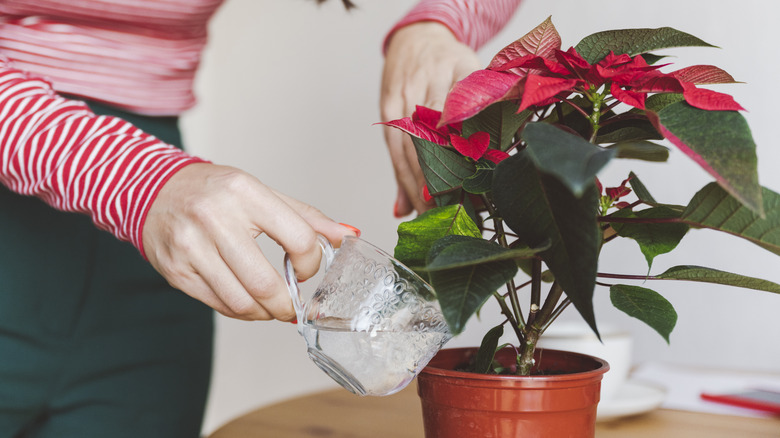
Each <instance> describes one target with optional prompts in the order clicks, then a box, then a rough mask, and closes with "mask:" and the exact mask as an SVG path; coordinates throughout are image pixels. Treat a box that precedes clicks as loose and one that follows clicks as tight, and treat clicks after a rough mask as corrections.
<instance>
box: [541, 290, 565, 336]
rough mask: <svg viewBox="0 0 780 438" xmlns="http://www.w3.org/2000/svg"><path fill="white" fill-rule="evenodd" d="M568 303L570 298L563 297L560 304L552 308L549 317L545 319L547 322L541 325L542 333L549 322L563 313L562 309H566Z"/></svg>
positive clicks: (548, 325)
mask: <svg viewBox="0 0 780 438" xmlns="http://www.w3.org/2000/svg"><path fill="white" fill-rule="evenodd" d="M569 304H571V300H570V299H569V298H564V299H563V301H561V304H560V305H559V306H558V307H556V308H555V310H553V313H552V314H551V315H550V318H548V319H547V322H545V323H544V326H542V333H544V331H545V330H547V327H550V324H552V323H553V321H555V320H556V319H558V316H560V315H561V313H563V311H564V310H566V308H567V307H569Z"/></svg>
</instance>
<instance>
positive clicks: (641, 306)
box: [387, 18, 780, 375]
mask: <svg viewBox="0 0 780 438" xmlns="http://www.w3.org/2000/svg"><path fill="white" fill-rule="evenodd" d="M682 46H699V47H712V46H711V45H710V44H708V43H706V42H704V41H702V40H700V39H699V38H696V37H694V36H692V35H690V34H687V33H684V32H681V31H678V30H675V29H672V28H659V29H625V30H613V31H605V32H599V33H596V34H593V35H590V36H588V37H586V38H584V39H583V40H582V41H580V42H579V43H578V44H577V45H576V46H574V47H572V48H569V49H568V50H562V49H561V38H560V36H559V34H558V32H557V31H556V29H555V27H554V25H553V24H552V21H551V20H550V19H549V18H548V19H547V20H546V21H545V22H544V23H542V24H541V25H539V26H538V27H536V28H535V29H533V30H532V31H531V32H529V33H528V34H526V35H525V36H523V37H522V38H520V39H518V40H517V41H515V42H513V43H511V44H510V45H508V46H506V47H505V48H504V49H502V50H501V51H500V52H498V54H496V55H495V57H494V58H493V59H492V60H491V62H490V64H489V65H488V66H487V68H485V69H484V70H479V71H476V72H474V73H472V74H471V75H469V76H468V77H466V78H464V79H463V80H461V81H459V82H457V83H456V84H455V85H454V86H453V87H452V89H451V90H450V93H449V95H448V96H447V99H446V101H445V103H444V107H443V110H442V111H441V112H439V111H435V110H433V109H429V108H425V107H422V106H418V107H417V110H416V112H415V113H414V115H413V116H411V117H409V118H404V119H400V120H394V121H390V122H388V123H387V124H388V125H390V126H393V127H396V128H399V129H402V130H404V131H406V132H407V133H408V134H409V135H411V137H412V140H413V142H414V145H415V147H416V150H417V154H418V158H419V162H420V165H421V167H422V170H423V172H424V175H425V178H426V183H427V184H426V187H425V193H426V194H427V195H428V196H431V197H432V198H433V199H435V201H436V205H437V207H436V208H434V209H432V210H430V211H428V212H425V213H424V214H422V215H420V216H418V217H417V218H415V219H413V220H411V221H409V222H405V223H402V224H401V225H400V226H399V228H398V236H399V239H398V244H397V246H396V248H395V256H396V258H398V259H400V260H401V261H402V262H404V263H406V264H407V265H409V266H411V267H413V269H415V270H416V271H417V272H418V273H420V274H421V275H422V276H424V277H425V278H427V279H428V280H429V281H430V283H431V284H432V286H433V287H434V289H435V290H436V293H437V295H438V299H439V302H440V304H441V307H442V309H443V312H444V315H445V317H446V319H447V322H448V324H449V325H450V328H451V330H452V332H453V333H455V334H458V333H460V332H461V331H462V330H463V328H464V326H465V324H466V322H467V321H468V320H469V318H471V317H472V316H473V315H474V314H475V313H476V312H478V311H479V309H480V308H481V307H482V305H483V304H484V303H485V301H486V300H488V299H490V297H494V298H495V300H496V301H497V303H498V305H499V308H500V309H501V313H502V314H503V317H502V319H503V322H502V323H501V324H499V325H498V326H497V327H495V328H493V329H492V330H490V331H489V333H487V335H486V336H485V338H484V339H483V342H482V347H481V348H480V351H479V353H478V355H477V361H476V363H475V364H474V371H477V372H495V369H494V366H493V357H494V353H495V351H496V350H497V349H498V348H500V347H498V342H499V338H500V337H501V336H502V334H503V332H504V328H505V327H506V328H508V329H510V330H512V331H513V332H514V333H515V335H516V337H517V340H518V343H517V345H516V346H515V348H516V350H517V351H518V355H517V367H516V369H513V370H512V372H514V373H516V374H521V375H527V374H530V373H531V372H532V368H533V352H534V349H535V348H536V344H537V342H538V340H539V337H540V336H541V335H542V334H543V333H544V331H545V330H546V329H547V328H548V327H549V326H550V324H551V323H552V322H553V321H554V320H555V319H556V318H557V317H558V316H559V315H560V314H561V312H562V311H563V310H564V309H566V308H567V307H568V306H570V305H574V307H575V308H576V309H577V311H579V313H580V315H581V316H582V318H584V320H585V321H586V322H587V323H588V324H589V325H590V327H591V328H592V329H593V331H594V332H595V333H596V334H598V327H597V324H596V320H595V315H594V309H593V296H594V290H595V289H596V287H606V288H608V289H609V291H610V297H611V300H612V303H613V304H614V305H615V306H616V307H617V308H618V309H620V310H622V311H624V312H626V313H627V314H629V315H631V316H633V317H636V318H638V319H640V320H642V321H644V322H645V323H647V324H648V325H650V326H651V327H652V328H653V329H655V330H656V331H657V332H658V333H659V334H661V336H663V337H664V338H665V339H666V340H667V342H668V341H669V334H670V333H671V331H672V329H673V328H674V325H675V323H676V319H677V315H676V313H675V311H674V308H673V307H672V305H671V304H670V303H669V301H667V300H666V299H665V298H664V297H663V296H662V295H660V294H659V293H657V292H655V291H653V290H651V289H649V288H648V287H646V286H647V285H648V283H649V280H689V281H699V282H709V283H717V284H725V285H733V286H739V287H743V288H751V289H757V290H763V291H768V292H773V293H780V285H778V284H775V283H772V282H769V281H766V280H761V279H757V278H752V277H747V276H743V275H739V274H736V273H729V272H724V271H720V270H715V269H710V268H706V267H701V266H693V265H686V266H676V267H673V268H670V269H668V270H666V271H665V272H662V273H659V274H651V273H650V272H651V270H652V261H653V259H654V258H655V257H656V256H658V255H660V254H664V253H668V252H670V251H672V250H673V249H674V248H675V247H676V246H677V244H678V243H679V242H680V240H681V239H682V238H683V236H685V235H686V233H687V232H688V231H689V230H690V229H691V228H709V229H713V230H718V231H722V232H725V233H729V234H732V235H734V236H737V237H740V238H744V239H747V240H749V241H751V242H753V243H755V244H757V245H759V246H761V247H763V248H765V249H767V250H769V251H771V252H773V253H775V254H780V196H778V194H777V193H775V192H772V191H770V190H768V189H766V188H762V187H761V186H760V185H759V183H758V176H757V157H756V146H755V143H754V142H753V139H752V136H751V133H750V130H749V127H748V125H747V123H746V121H745V119H744V117H743V116H742V115H741V113H740V111H742V110H743V108H742V107H741V106H740V105H739V104H738V103H737V102H735V100H734V99H733V98H732V97H731V96H729V95H727V94H723V93H721V92H717V91H713V90H710V89H707V88H703V87H702V85H706V84H723V83H733V82H735V80H734V79H733V78H732V76H731V75H729V74H728V73H726V72H725V71H723V70H722V69H720V68H718V67H714V66H710V65H695V66H692V67H686V68H682V69H677V70H674V69H673V68H672V67H671V65H670V64H667V63H664V62H663V61H664V57H663V56H661V55H659V54H657V51H658V50H661V49H668V48H674V47H682ZM664 139H665V140H666V141H667V144H671V145H673V146H674V147H676V148H678V149H679V150H680V151H682V152H683V153H684V154H685V155H686V156H688V157H690V158H691V159H692V160H693V161H694V162H695V163H697V164H698V165H700V166H701V167H702V168H703V169H704V170H706V171H707V172H708V173H709V174H710V175H711V176H712V178H713V182H711V183H709V184H707V185H706V186H705V187H703V188H702V189H701V190H699V191H698V192H697V193H696V194H695V196H693V198H692V199H691V200H690V202H689V203H688V205H687V206H682V205H673V204H666V203H663V202H660V201H657V200H656V199H655V198H654V197H653V196H652V195H651V194H650V191H649V190H648V189H647V188H646V187H645V185H644V184H643V183H642V182H641V180H640V178H639V176H638V175H636V174H635V173H633V172H629V171H627V175H626V178H625V180H623V181H622V182H621V183H620V184H619V185H616V186H614V187H608V188H606V189H603V188H602V185H601V182H600V181H599V179H598V174H599V172H600V171H601V170H602V169H604V167H605V165H606V164H607V163H609V162H610V161H612V160H621V159H639V160H649V161H655V162H664V161H666V160H667V158H668V155H669V149H668V148H667V147H666V146H664V145H663V144H659V143H657V142H656V141H659V140H664ZM671 177H673V176H672V175H668V176H667V178H671ZM618 238H628V239H633V240H635V241H636V242H637V243H638V247H639V248H640V250H641V252H642V253H643V254H644V256H645V259H646V260H647V265H648V266H647V268H646V269H645V268H642V269H641V270H640V271H639V272H637V273H629V274H625V273H606V272H599V270H598V269H597V267H598V260H599V254H600V252H601V250H602V247H603V246H604V245H606V244H609V243H610V242H612V241H614V240H615V239H618ZM520 270H522V271H523V273H522V274H521V273H520V272H519V271H520ZM630 280H639V282H640V283H639V284H641V286H639V285H632V284H630V283H631V281H630ZM623 283H626V284H623ZM653 284H655V283H653ZM521 298H522V303H521ZM526 302H527V304H526Z"/></svg>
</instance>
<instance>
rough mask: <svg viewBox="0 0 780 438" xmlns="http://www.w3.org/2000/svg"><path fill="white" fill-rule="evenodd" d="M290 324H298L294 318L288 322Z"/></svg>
mask: <svg viewBox="0 0 780 438" xmlns="http://www.w3.org/2000/svg"><path fill="white" fill-rule="evenodd" d="M290 324H298V318H294V319H293V320H292V321H290Z"/></svg>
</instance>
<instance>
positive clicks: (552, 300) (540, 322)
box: [534, 282, 563, 335]
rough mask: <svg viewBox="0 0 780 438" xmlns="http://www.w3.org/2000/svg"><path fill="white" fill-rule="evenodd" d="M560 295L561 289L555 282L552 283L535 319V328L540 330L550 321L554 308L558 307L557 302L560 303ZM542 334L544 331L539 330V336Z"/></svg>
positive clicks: (561, 293)
mask: <svg viewBox="0 0 780 438" xmlns="http://www.w3.org/2000/svg"><path fill="white" fill-rule="evenodd" d="M562 295H563V288H561V286H559V285H558V283H557V282H554V283H553V284H552V287H551V288H550V292H549V293H548V294H547V297H546V298H545V299H544V305H543V306H542V309H541V310H540V311H539V314H538V315H537V317H536V322H534V327H535V328H537V329H542V328H543V327H545V325H547V320H548V319H550V316H551V315H552V314H553V313H554V310H555V307H556V306H557V305H558V301H560V299H561V296H562ZM543 332H544V330H541V331H540V333H539V334H540V335H541V334H542V333H543Z"/></svg>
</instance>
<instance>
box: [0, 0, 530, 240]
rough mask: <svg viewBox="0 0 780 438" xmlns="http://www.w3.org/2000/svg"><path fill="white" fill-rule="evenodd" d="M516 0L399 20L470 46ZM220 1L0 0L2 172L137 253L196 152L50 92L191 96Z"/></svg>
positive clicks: (487, 0)
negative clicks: (443, 30)
mask: <svg viewBox="0 0 780 438" xmlns="http://www.w3.org/2000/svg"><path fill="white" fill-rule="evenodd" d="M519 1H520V0H421V1H420V2H419V4H418V5H417V6H416V7H415V8H414V9H413V10H412V11H411V12H410V13H409V14H408V15H407V16H406V17H405V18H403V19H402V20H401V22H399V26H401V25H405V24H409V23H412V22H417V21H431V20H433V21H440V22H442V23H444V24H445V25H447V26H448V27H449V28H450V29H452V31H453V32H454V33H455V35H457V36H458V37H459V38H460V39H461V40H462V41H463V42H465V43H467V44H469V45H471V46H472V47H475V48H476V47H479V46H480V45H481V44H483V43H484V42H485V41H487V40H488V39H489V38H490V37H491V36H492V35H494V34H495V33H496V32H498V30H499V29H500V28H501V26H503V25H504V24H505V23H506V21H507V20H509V18H510V16H511V15H512V13H513V11H514V9H515V8H516V7H517V5H518V4H519ZM221 2H222V0H2V2H0V183H2V184H3V185H5V186H7V187H9V188H10V189H11V190H13V191H15V192H17V193H21V194H25V195H31V196H38V197H40V198H41V199H43V200H44V201H45V202H47V203H48V204H50V205H52V206H53V207H55V208H58V209H60V210H65V211H75V212H81V213H87V214H90V215H91V216H92V218H93V220H94V222H95V223H96V224H97V226H98V227H100V228H103V229H106V230H109V231H110V232H112V233H113V234H114V235H116V236H117V237H118V238H119V239H122V240H127V241H130V242H132V243H133V244H134V245H135V246H136V247H137V248H138V249H139V250H140V251H141V253H143V247H142V236H141V230H142V229H143V225H144V220H145V219H146V213H147V212H148V210H149V207H150V206H151V204H152V202H153V201H154V199H155V196H156V195H157V192H158V191H159V190H160V188H161V187H162V186H163V184H165V182H166V181H167V180H168V178H169V177H170V176H171V175H173V174H174V173H175V172H176V171H177V170H178V169H180V168H182V167H183V166H186V165H188V164H190V163H194V162H199V161H203V160H201V159H199V158H196V157H192V156H190V155H188V154H186V153H184V152H182V151H180V150H179V149H176V148H175V147H173V146H170V145H167V144H165V143H162V142H161V141H159V140H157V139H156V138H155V137H153V136H151V135H148V134H146V133H144V132H142V131H140V130H139V129H137V128H135V127H134V126H132V125H131V124H130V123H128V122H125V121H123V120H120V119H117V118H113V117H104V116H96V115H95V114H93V113H91V112H90V111H89V109H88V108H87V107H86V106H85V105H84V104H83V103H81V102H78V101H73V100H68V99H64V98H62V97H60V96H58V95H57V94H56V92H63V93H71V94H76V95H80V96H84V97H87V98H90V99H94V100H98V101H103V102H107V103H110V104H114V105H116V106H119V107H121V108H125V109H128V110H130V111H134V112H138V113H141V114H148V115H170V114H178V113H179V112H181V111H182V110H184V109H186V108H189V107H190V106H192V105H193V104H194V97H193V93H192V83H193V79H194V75H195V71H196V69H197V66H198V63H199V61H200V56H201V51H202V49H203V47H204V46H205V43H206V28H207V23H208V19H209V18H210V17H211V16H212V15H213V13H214V11H215V10H216V9H217V7H218V6H219V5H220V3H221ZM397 27H398V26H396V27H395V28H394V29H396V28H397ZM0 208H2V206H0Z"/></svg>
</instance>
